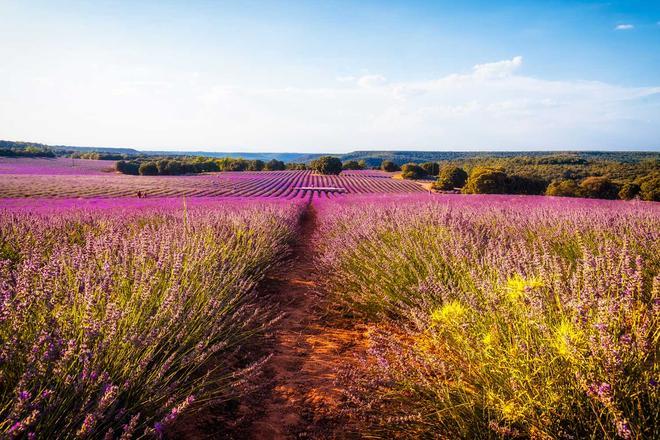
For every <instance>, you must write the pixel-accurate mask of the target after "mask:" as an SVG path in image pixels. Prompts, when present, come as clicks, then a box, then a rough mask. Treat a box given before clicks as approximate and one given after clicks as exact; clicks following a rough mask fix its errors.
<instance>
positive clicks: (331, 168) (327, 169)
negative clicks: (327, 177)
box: [310, 156, 341, 174]
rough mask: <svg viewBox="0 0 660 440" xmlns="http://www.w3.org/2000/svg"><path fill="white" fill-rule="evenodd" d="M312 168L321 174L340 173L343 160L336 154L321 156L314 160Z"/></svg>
mask: <svg viewBox="0 0 660 440" xmlns="http://www.w3.org/2000/svg"><path fill="white" fill-rule="evenodd" d="M310 166H311V168H312V169H313V170H314V171H316V172H317V173H319V174H339V173H341V160H339V158H337V157H334V156H321V157H319V158H318V159H316V160H313V161H312V163H311V164H310Z"/></svg>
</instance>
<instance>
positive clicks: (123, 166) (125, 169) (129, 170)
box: [115, 160, 140, 176]
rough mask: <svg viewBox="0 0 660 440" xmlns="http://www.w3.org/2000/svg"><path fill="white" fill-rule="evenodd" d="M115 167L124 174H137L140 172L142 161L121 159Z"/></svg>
mask: <svg viewBox="0 0 660 440" xmlns="http://www.w3.org/2000/svg"><path fill="white" fill-rule="evenodd" d="M115 169H116V170H117V171H119V172H120V173H123V174H131V175H134V176H137V175H138V174H140V162H136V161H125V160H120V161H118V162H117V163H116V164H115Z"/></svg>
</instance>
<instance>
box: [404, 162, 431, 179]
mask: <svg viewBox="0 0 660 440" xmlns="http://www.w3.org/2000/svg"><path fill="white" fill-rule="evenodd" d="M401 177H403V178H404V179H422V178H424V177H426V171H425V170H424V168H422V167H421V166H419V165H417V164H416V163H407V164H405V165H403V166H402V167H401Z"/></svg>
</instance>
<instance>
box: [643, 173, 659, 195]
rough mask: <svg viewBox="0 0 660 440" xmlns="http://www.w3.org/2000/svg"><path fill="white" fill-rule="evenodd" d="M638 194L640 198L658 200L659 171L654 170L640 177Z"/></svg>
mask: <svg viewBox="0 0 660 440" xmlns="http://www.w3.org/2000/svg"><path fill="white" fill-rule="evenodd" d="M639 188H640V193H639V194H640V196H641V197H642V200H649V201H652V202H660V172H654V173H651V174H649V175H648V176H646V177H644V178H642V179H640V183H639Z"/></svg>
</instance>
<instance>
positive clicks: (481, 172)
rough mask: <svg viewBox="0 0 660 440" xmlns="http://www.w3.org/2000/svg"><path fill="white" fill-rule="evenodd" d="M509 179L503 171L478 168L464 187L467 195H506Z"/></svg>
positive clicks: (473, 171)
mask: <svg viewBox="0 0 660 440" xmlns="http://www.w3.org/2000/svg"><path fill="white" fill-rule="evenodd" d="M507 185H508V177H507V175H506V173H505V172H504V170H503V169H501V168H492V167H476V168H474V169H473V170H472V172H471V173H470V177H469V178H468V180H467V183H466V184H465V186H464V187H463V193H465V194H505V193H506V192H507Z"/></svg>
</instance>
